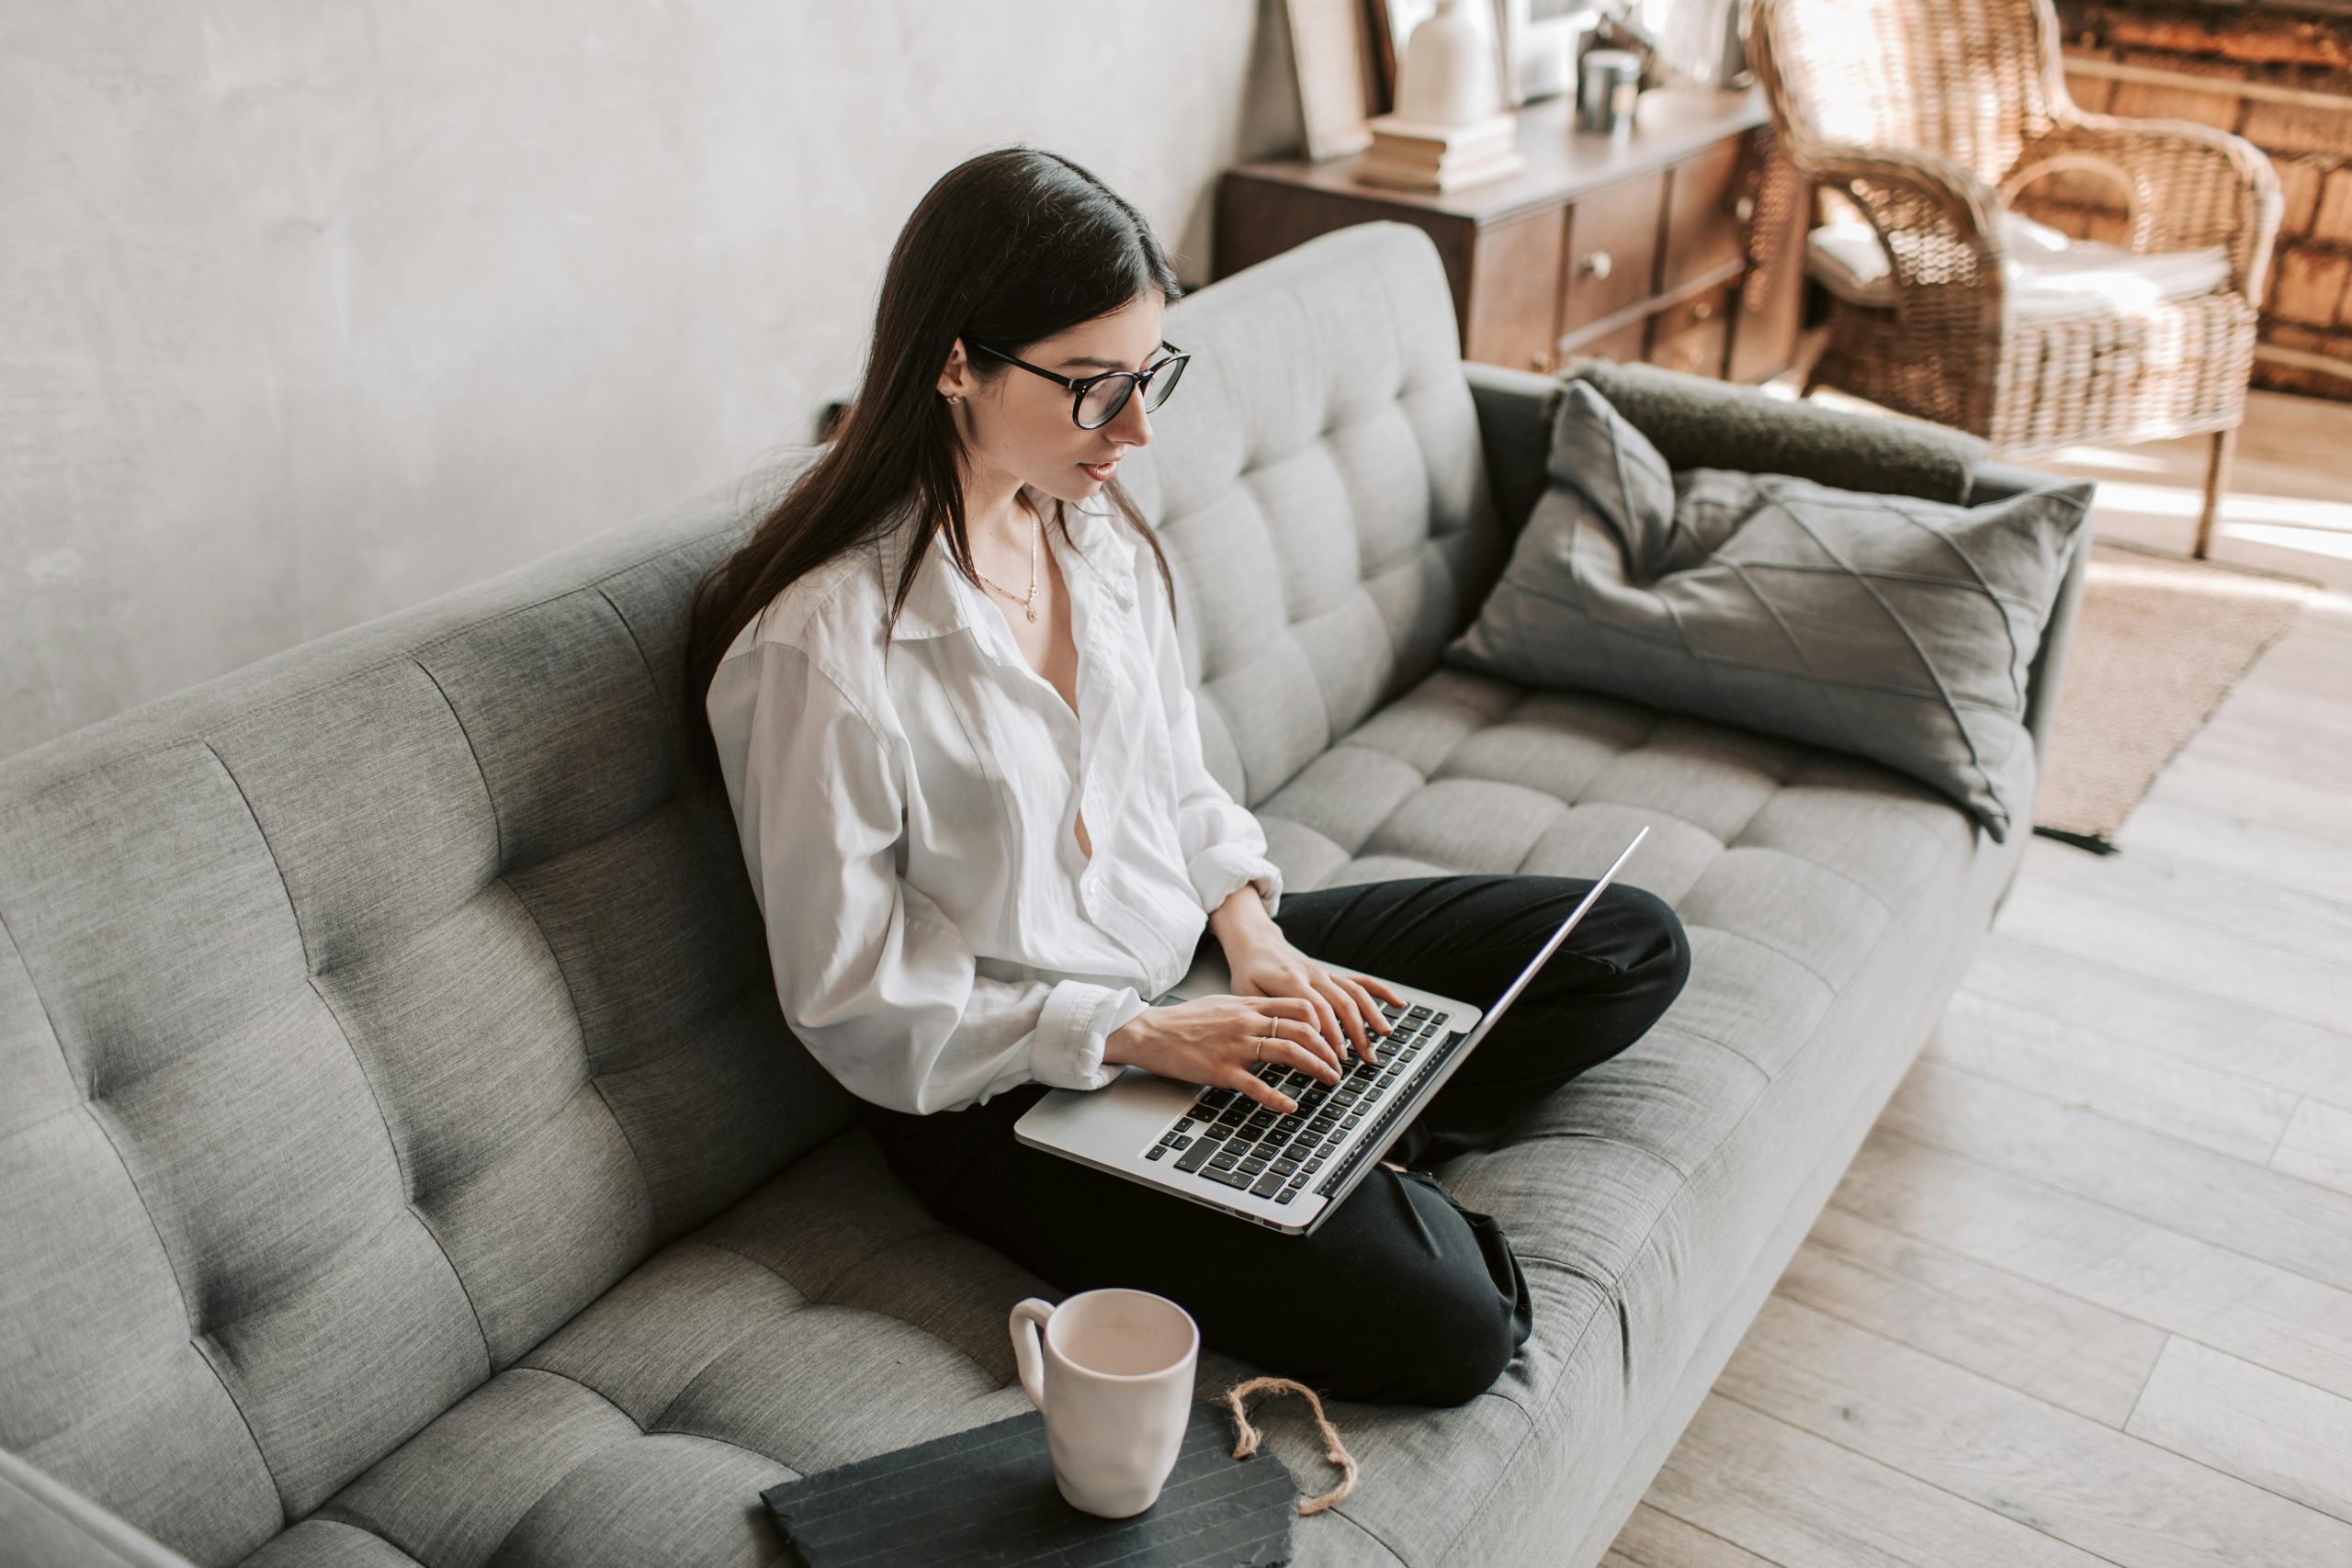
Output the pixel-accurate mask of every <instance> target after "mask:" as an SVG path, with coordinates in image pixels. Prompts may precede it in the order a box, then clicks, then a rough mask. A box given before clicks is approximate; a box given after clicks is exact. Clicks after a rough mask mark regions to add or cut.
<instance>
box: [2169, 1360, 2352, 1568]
mask: <svg viewBox="0 0 2352 1568" xmlns="http://www.w3.org/2000/svg"><path fill="white" fill-rule="evenodd" d="M2124 1429H2125V1430H2126V1431H2128V1432H2130V1433H2131V1435H2132V1436H2133V1437H2136V1438H2146V1439H2147V1440H2148V1441H2149V1442H2152V1443H2156V1444H2160V1445H2162V1446H2163V1447H2165V1448H2167V1449H2170V1450H2172V1451H2173V1452H2175V1453H2177V1454H2183V1455H2186V1456H2187V1457H2188V1458H2190V1459H2193V1460H2197V1461H2199V1462H2201V1463H2203V1464H2206V1465H2209V1466H2211V1468H2212V1469H2215V1470H2218V1471H2222V1472H2225V1473H2227V1474H2230V1475H2234V1476H2236V1477H2238V1478H2239V1479H2240V1480H2243V1481H2250V1482H2252V1483H2255V1484H2256V1485H2257V1486H2262V1487H2267V1488H2268V1489H2269V1490H2270V1491H2273V1492H2276V1493H2278V1495H2280V1496H2282V1497H2292V1498H2293V1499H2294V1500H2295V1501H2297V1502H2299V1503H2301V1504H2304V1505H2306V1506H2310V1507H2313V1508H2317V1509H2319V1510H2320V1511H2321V1512H2323V1513H2326V1514H2332V1515H2334V1516H2335V1517H2337V1518H2339V1519H2343V1520H2346V1521H2347V1522H2352V1399H2346V1398H2344V1397H2343V1396H2342V1395H2341V1394H2334V1393H2326V1392H2325V1391H2324V1390H2321V1389H2316V1388H2313V1387H2312V1385H2311V1384H2309V1383H2306V1382H2296V1381H2295V1380H2294V1379H2293V1378H2289V1377H2281V1376H2279V1375H2278V1373H2277V1372H2273V1371H2266V1370H2265V1369H2263V1368H2261V1367H2257V1366H2256V1365H2255V1364H2254V1363H2253V1362H2251V1361H2242V1360H2239V1359H2237V1358H2236V1357H2234V1356H2225V1355H2223V1354H2222V1352H2221V1351H2219V1350H2214V1349H2209V1348H2206V1347H2205V1346H2202V1345H2199V1344H2196V1343H2193V1342H2192V1341H2189V1340H2186V1339H2175V1340H2172V1341H2171V1342H2170V1343H2168V1344H2166V1345H2165V1349H2164V1354H2163V1356H2161V1357H2160V1358H2159V1359H2157V1362H2156V1370H2155V1372H2154V1375H2153V1376H2152V1377H2150V1378H2149V1379H2148V1389H2147V1393H2145V1394H2144V1395H2143V1396H2142V1398H2141V1400H2140V1407H2139V1408H2138V1409H2137V1410H2135V1411H2133V1412H2132V1414H2131V1421H2130V1423H2129V1424H2128V1425H2127V1426H2126V1427H2125V1428H2124ZM2346 1562H2352V1557H2347V1558H2346Z"/></svg>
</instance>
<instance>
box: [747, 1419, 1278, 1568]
mask: <svg viewBox="0 0 2352 1568" xmlns="http://www.w3.org/2000/svg"><path fill="white" fill-rule="evenodd" d="M1233 1444H1234V1435H1233V1417H1232V1416H1231V1415H1230V1414H1228V1413H1227V1411H1225V1410H1223V1409H1222V1408H1220V1407H1218V1406H1216V1405H1212V1404H1194V1405H1193V1415H1192V1420H1191V1422H1190V1423H1189V1425H1188V1426H1187V1427H1185V1431H1184V1446H1183V1448H1182V1450H1181V1451H1180V1452H1179V1453H1178V1454H1177V1456H1176V1468H1175V1469H1174V1470H1173V1471H1171V1472H1169V1476H1168V1484H1167V1485H1166V1486H1165V1487H1164V1488H1163V1489H1162V1490H1161V1492H1160V1494H1159V1501H1158V1502H1157V1503H1154V1504H1153V1505H1152V1506H1150V1507H1148V1508H1147V1509H1145V1510H1144V1511H1143V1512H1142V1513H1140V1514H1137V1515H1136V1517H1133V1518H1131V1519H1103V1518H1097V1517H1095V1516H1093V1515H1092V1514H1089V1513H1083V1512H1081V1511H1080V1510H1079V1509H1077V1508H1073V1507H1071V1506H1069V1504H1068V1503H1066V1502H1064V1501H1063V1500H1062V1495H1061V1494H1060V1493H1059V1492H1058V1491H1057V1490H1056V1489H1055V1487H1054V1471H1053V1461H1051V1460H1050V1459H1049V1458H1047V1457H1046V1423H1045V1421H1044V1419H1043V1417H1041V1416H1038V1414H1037V1413H1036V1412H1035V1411H1034V1410H1032V1411H1027V1412H1024V1413H1023V1414H1022V1415H1019V1416H1008V1417H1007V1418H1006V1419H1004V1420H1002V1421H995V1422H991V1423H989V1425H988V1426H985V1427H973V1428H971V1429H970V1430H969V1431H965V1432H956V1433H952V1434H950V1435H949V1436H947V1437H944V1438H933V1439H932V1440H931V1441H929V1442H927V1443H917V1444H915V1445H914V1446H913V1447H912V1448H905V1449H899V1450H896V1451H895V1452H891V1453H887V1454H876V1455H875V1456H874V1457H873V1458H872V1459H864V1460H859V1461H856V1462H855V1463H854V1464H844V1465H839V1466H836V1467H835V1468H833V1469H831V1470H827V1471H820V1472H818V1473H817V1474H815V1475H809V1476H804V1477H802V1478H801V1479H800V1480H798V1481H786V1482H784V1483H780V1484H777V1485H775V1486H771V1487H769V1488H768V1489H767V1490H766V1491H764V1492H763V1493H761V1494H760V1497H761V1499H762V1500H763V1502H765V1503H766V1504H767V1506H768V1508H769V1510H770V1511H771V1512H773V1513H774V1514H775V1517H776V1518H777V1520H778V1521H779V1522H780V1523H781V1524H782V1525H783V1526H784V1533H785V1537H786V1540H789V1541H790V1542H791V1543H792V1546H793V1549H794V1550H795V1551H797V1553H798V1554H799V1559H800V1561H801V1562H802V1563H803V1564H805V1565H806V1568H881V1565H883V1564H886V1563H887V1564H889V1565H891V1568H899V1565H901V1564H903V1565H904V1568H928V1565H932V1564H938V1565H940V1568H947V1565H949V1564H953V1565H954V1568H1011V1565H1012V1564H1014V1563H1023V1564H1051V1565H1052V1568H1092V1565H1093V1564H1098V1563H1117V1564H1118V1565H1119V1568H1227V1565H1228V1564H1249V1565H1250V1568H1272V1565H1273V1564H1277V1563H1284V1562H1289V1561H1290V1557H1291V1526H1292V1523H1293V1521H1294V1520H1295V1519H1296V1518H1297V1517H1298V1486H1297V1483H1295V1482H1294V1481H1292V1479H1291V1476H1290V1472H1289V1471H1287V1470H1285V1469H1283V1464H1282V1461H1280V1460H1278V1459H1275V1458H1273V1457H1272V1456H1271V1455H1269V1454H1268V1453H1266V1451H1265V1450H1262V1449H1261V1450H1259V1451H1258V1452H1257V1453H1255V1454H1252V1455H1251V1456H1250V1458H1248V1459H1246V1460H1237V1459H1235V1458H1233V1457H1232V1456H1233Z"/></svg>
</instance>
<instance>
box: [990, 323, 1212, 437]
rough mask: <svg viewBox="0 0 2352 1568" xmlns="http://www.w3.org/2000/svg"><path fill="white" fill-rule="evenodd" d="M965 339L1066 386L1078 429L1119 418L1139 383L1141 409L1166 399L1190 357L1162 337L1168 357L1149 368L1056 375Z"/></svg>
mask: <svg viewBox="0 0 2352 1568" xmlns="http://www.w3.org/2000/svg"><path fill="white" fill-rule="evenodd" d="M966 341H967V344H969V346H971V347H973V348H976V349H978V350H979V352H981V353H982V354H992V355H996V356H997V357H998V358H999V359H1001V360H1004V361H1006V362H1007V363H1009V364H1012V365H1018V366H1019V367H1021V368H1023V370H1026V371H1028V372H1030V373H1031V374H1032V375H1036V376H1043V377H1044V378H1046V380H1048V381H1054V382H1058V383H1059V384H1060V385H1062V386H1065V387H1068V388H1069V393H1070V398H1069V416H1070V418H1072V419H1074V420H1076V421H1077V422H1078V427H1079V429H1080V430H1100V429H1102V428H1103V426H1104V425H1106V424H1108V423H1111V422H1112V421H1113V420H1114V419H1116V418H1118V417H1119V411H1120V410H1121V409H1123V408H1125V407H1126V406H1127V399H1128V398H1129V397H1131V396H1133V395H1134V393H1135V390H1136V388H1138V387H1140V388H1142V389H1143V410H1144V412H1146V413H1149V412H1152V411H1153V410H1154V409H1157V408H1158V407H1159V405H1160V404H1162V403H1164V402H1166V401H1167V400H1168V394H1169V393H1170V392H1172V391H1174V390H1175V389H1176V383H1177V381H1178V380H1179V379H1181V378H1182V376H1183V374H1184V366H1185V363H1186V362H1187V361H1188V360H1190V359H1191V358H1192V357H1193V356H1192V355H1189V354H1186V353H1185V352H1184V351H1183V350H1182V349H1181V348H1178V347H1177V346H1176V345H1175V344H1172V343H1169V342H1166V341H1164V340H1163V341H1162V342H1161V344H1160V345H1159V346H1160V347H1162V348H1164V349H1166V350H1168V352H1169V355H1170V357H1168V358H1166V359H1163V360H1161V361H1160V362H1159V364H1157V365H1155V366H1153V367H1151V368H1150V369H1148V370H1105V371H1103V373H1102V374H1101V375H1099V376H1082V377H1080V378H1077V379H1075V380H1073V379H1071V378H1069V377H1068V376H1057V375H1056V374H1055V373H1054V372H1053V371H1051V370H1048V369H1046V367H1044V366H1042V365H1032V364H1030V363H1029V362H1028V361H1027V360H1025V359H1015V358H1014V357H1013V356H1012V355H1010V354H1007V353H1005V352H1004V350H1002V349H1001V348H990V347H989V345H988V344H984V343H970V340H968V339H967V340H966Z"/></svg>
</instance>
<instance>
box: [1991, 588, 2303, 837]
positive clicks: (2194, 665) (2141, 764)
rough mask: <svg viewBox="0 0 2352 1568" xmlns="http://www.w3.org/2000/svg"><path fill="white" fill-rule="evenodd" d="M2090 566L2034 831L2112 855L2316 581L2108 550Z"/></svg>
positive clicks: (2069, 650) (2062, 684)
mask: <svg viewBox="0 0 2352 1568" xmlns="http://www.w3.org/2000/svg"><path fill="white" fill-rule="evenodd" d="M2318 589H2319V585H2318V584H2317V583H2313V582H2306V581H2302V580H2301V579H2300V578H2292V577H2280V576H2275V575H2273V574H2271V573H2268V572H2260V571H2249V570H2245V569H2243V568H2239V567H2228V566H2217V565H2215V564H2213V563H2212V562H2211V561H2199V560H2190V559H2188V558H2183V557H2180V556H2167V555H2159V554H2156V553H2154V552H2153V551H2146V550H2138V549H2133V548H2131V547H2129V546H2125V545H2112V544H2105V543H2097V544H2094V545H2092V547H2091V558H2090V562H2089V564H2088V566H2087V568H2086V577H2085V580H2084V583H2083V607H2082V615H2081V618H2080V619H2079V620H2078V621H2077V622H2076V623H2075V637H2074V641H2073V642H2072V643H2071V644H2070V645H2069V646H2068V648H2067V651H2066V668H2065V672H2064V675H2063V676H2062V677H2061V679H2060V684H2059V690H2058V716H2057V721H2056V723H2055V724H2054V725H2053V726H2052V730H2051V735H2050V759H2049V772H2048V773H2047V774H2046V775H2045V776H2044V777H2043V779H2042V782H2041V795H2040V796H2039V797H2038V798H2037V799H2036V801H2035V805H2034V821H2035V824H2036V826H2035V829H2034V830H2035V831H2036V832H2039V833H2043V834H2045V835H2046V836H2048V837H2051V838H2058V839H2064V840H2067V841H2069V842H2075V843H2080V844H2082V845H2084V847H2086V848H2089V849H2095V850H2099V851H2102V852H2104V851H2107V850H2110V849H2112V848H2113V840H2114V838H2115V833H2116V830H2117V829H2120V828H2121V827H2122V826H2123V819H2124V818H2127V817H2129V816H2130V815H2131V808H2132V807H2135V806H2137V805H2139V804H2140V797H2141V796H2142V795H2145V794H2147V793H2148V786H2149V785H2150V784H2153V783H2154V782H2155V777H2156V773H2157V772H2158V771H2159V770H2160V769H2162V768H2163V767H2164V765H2165V763H2166V762H2168V761H2172V758H2173V754H2174V753H2175V752H2177V751H2178V750H2180V749H2181V748H2182V747H2183V746H2185V745H2187V744H2188V740H2189V738H2190V737H2191V736H2193V735H2195V734H2196V733H2197V732H2198V730H2199V729H2200V728H2203V727H2204V724H2205V720H2206V719H2207V718H2208V717H2209V716H2211V714H2212V712H2213V710H2214V709H2215V708H2216V707H2218V706H2220V705H2221V702H2222V698H2223V697H2225V696H2227V695H2228V694H2229V691H2230V688H2231V687H2233V686H2234V685H2236V684H2237V683H2238V681H2239V679H2240V678H2241V677H2242V676H2244V675H2245V672H2246V671H2247V670H2248V669H2250V668H2251V667H2252V666H2253V664H2254V661H2255V660H2256V658H2258V657H2259V656H2260V655H2261V653H2262V650H2263V649H2266V648H2267V647H2269V646H2270V644H2271V642H2272V641H2273V640H2274V639H2275V638H2277V637H2278V635H2279V634H2280V633H2281V632H2283V631H2285V630H2286V629H2287V627H2288V626H2289V625H2290V623H2291V622H2292V621H2293V620H2294V618H2295V616H2296V615H2297V614H2298V613H2299V612H2300V611H2301V609H2302V607H2303V604H2304V603H2305V602H2306V601H2307V600H2309V599H2310V598H2311V597H2312V594H2313V593H2315V592H2318Z"/></svg>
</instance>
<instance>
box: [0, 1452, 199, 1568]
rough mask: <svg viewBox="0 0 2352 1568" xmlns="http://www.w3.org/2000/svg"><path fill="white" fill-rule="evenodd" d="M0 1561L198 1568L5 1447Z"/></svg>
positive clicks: (66, 1567)
mask: <svg viewBox="0 0 2352 1568" xmlns="http://www.w3.org/2000/svg"><path fill="white" fill-rule="evenodd" d="M0 1562H28V1563H29V1562H39V1563H42V1564H44V1565H45V1568H46V1565H50V1564H54V1568H195V1565H194V1564H193V1563H191V1562H188V1560H187V1558H185V1557H182V1556H181V1555H180V1554H179V1553H178V1552H176V1551H173V1550H172V1549H171V1548H169V1547H167V1546H165V1545H164V1544H163V1543H162V1542H160V1541H158V1540H156V1539H155V1538H154V1537H153V1536H151V1535H149V1534H147V1533H146V1532H145V1531H144V1530H142V1529H140V1528H139V1527H138V1526H136V1525H134V1524H131V1523H130V1522H129V1521H128V1520H126V1519H122V1518H119V1517H116V1516H115V1515H113V1514H110V1513H108V1512H107V1510H106V1509H104V1508H102V1507H100V1506H98V1505H97V1504H96V1503H93V1502H91V1501H90V1500H89V1499H88V1498H87V1497H85V1496H83V1495H81V1494H80V1493H79V1492H76V1491H74V1489H73V1488H72V1487H70V1486H68V1485H66V1484H65V1483H63V1482H62V1481H59V1480H58V1479H56V1478H55V1477H54V1476H51V1475H49V1474H46V1473H44V1472H41V1471H40V1470H37V1469H35V1468H34V1467H33V1466H32V1465H31V1464H30V1463H29V1462H28V1461H25V1460H24V1459H22V1458H20V1457H19V1456H17V1455H16V1454H13V1453H10V1452H9V1451H8V1450H6V1449H0Z"/></svg>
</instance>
